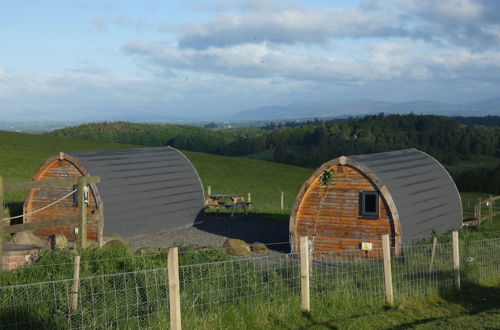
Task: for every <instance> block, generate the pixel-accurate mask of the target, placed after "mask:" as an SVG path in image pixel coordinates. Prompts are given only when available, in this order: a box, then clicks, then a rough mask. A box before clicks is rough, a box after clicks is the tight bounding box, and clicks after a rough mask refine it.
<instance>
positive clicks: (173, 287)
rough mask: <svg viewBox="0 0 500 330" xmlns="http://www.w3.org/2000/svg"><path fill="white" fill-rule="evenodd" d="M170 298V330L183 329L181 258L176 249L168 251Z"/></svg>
mask: <svg viewBox="0 0 500 330" xmlns="http://www.w3.org/2000/svg"><path fill="white" fill-rule="evenodd" d="M168 298H169V301H170V329H172V330H180V329H181V296H180V285H179V256H178V251H177V248H176V247H173V248H170V249H169V250H168Z"/></svg>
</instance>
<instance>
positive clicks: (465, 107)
mask: <svg viewBox="0 0 500 330" xmlns="http://www.w3.org/2000/svg"><path fill="white" fill-rule="evenodd" d="M381 112H383V113H386V114H391V113H400V114H405V113H415V114H434V115H443V116H484V115H500V97H497V98H493V99H488V100H482V101H478V102H472V103H457V104H452V103H441V102H433V101H412V102H402V103H395V102H384V101H370V100H355V101H351V102H339V103H335V102H331V103H303V104H289V105H287V106H266V107H260V108H254V109H248V110H243V111H240V112H237V113H235V114H234V115H229V116H225V119H226V120H285V119H288V120H292V119H309V118H335V117H348V116H362V115H366V114H376V113H381Z"/></svg>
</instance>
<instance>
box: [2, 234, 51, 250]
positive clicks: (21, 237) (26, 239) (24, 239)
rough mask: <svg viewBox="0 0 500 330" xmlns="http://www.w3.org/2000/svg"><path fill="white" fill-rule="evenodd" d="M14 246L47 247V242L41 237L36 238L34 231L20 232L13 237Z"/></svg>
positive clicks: (11, 241)
mask: <svg viewBox="0 0 500 330" xmlns="http://www.w3.org/2000/svg"><path fill="white" fill-rule="evenodd" d="M10 243H12V244H23V245H34V246H38V247H45V246H46V242H45V241H44V240H43V239H41V238H40V237H38V236H36V235H35V234H34V233H33V232H32V231H20V232H18V233H16V234H15V235H14V236H12V239H11V240H10Z"/></svg>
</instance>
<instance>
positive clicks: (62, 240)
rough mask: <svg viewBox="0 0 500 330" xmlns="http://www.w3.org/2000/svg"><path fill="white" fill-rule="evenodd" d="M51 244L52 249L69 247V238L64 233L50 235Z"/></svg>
mask: <svg viewBox="0 0 500 330" xmlns="http://www.w3.org/2000/svg"><path fill="white" fill-rule="evenodd" d="M49 246H50V248H51V249H52V250H55V249H66V248H67V247H68V239H67V238H66V236H65V235H64V234H54V235H50V236H49Z"/></svg>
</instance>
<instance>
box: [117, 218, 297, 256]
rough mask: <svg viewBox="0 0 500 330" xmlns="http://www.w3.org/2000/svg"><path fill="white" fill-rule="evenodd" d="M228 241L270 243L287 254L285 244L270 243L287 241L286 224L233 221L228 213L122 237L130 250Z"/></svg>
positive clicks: (262, 220) (267, 221)
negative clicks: (184, 225)
mask: <svg viewBox="0 0 500 330" xmlns="http://www.w3.org/2000/svg"><path fill="white" fill-rule="evenodd" d="M228 238H238V239H242V240H244V241H245V242H247V243H254V242H261V243H264V244H270V243H271V244H270V245H269V246H268V247H269V248H270V249H272V250H276V251H281V252H287V251H289V245H288V244H272V243H278V242H279V243H282V242H288V221H283V220H268V219H265V218H264V217H263V216H261V215H248V216H242V215H235V217H234V218H233V219H231V218H230V217H229V215H227V214H222V215H219V216H206V217H205V221H204V223H202V224H200V225H196V226H194V227H191V228H186V229H181V230H177V231H170V232H168V231H166V232H159V233H153V234H149V235H142V236H137V237H132V238H125V240H126V241H128V243H129V245H130V248H131V249H132V251H135V250H137V249H138V248H140V247H154V248H157V247H163V246H174V245H176V246H184V245H198V246H215V247H219V246H222V244H223V243H224V242H225V241H226V239H228Z"/></svg>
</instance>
